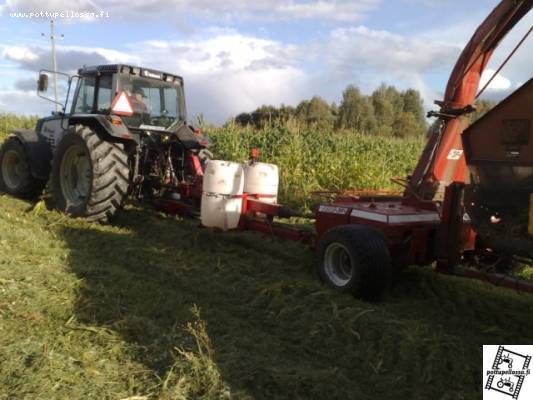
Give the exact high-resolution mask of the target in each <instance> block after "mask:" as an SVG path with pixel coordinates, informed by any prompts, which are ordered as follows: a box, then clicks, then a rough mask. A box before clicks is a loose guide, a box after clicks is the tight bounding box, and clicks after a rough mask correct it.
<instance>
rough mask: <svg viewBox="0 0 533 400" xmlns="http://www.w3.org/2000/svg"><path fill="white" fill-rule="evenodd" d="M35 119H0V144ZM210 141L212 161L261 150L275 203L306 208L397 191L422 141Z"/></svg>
mask: <svg viewBox="0 0 533 400" xmlns="http://www.w3.org/2000/svg"><path fill="white" fill-rule="evenodd" d="M36 120H37V118H36V117H18V116H15V115H11V114H7V115H0V141H2V140H3V139H4V138H5V137H6V136H7V134H8V132H9V131H10V130H11V129H13V128H25V129H32V128H33V127H34V126H35V123H36ZM205 132H206V133H207V134H208V135H209V136H210V137H211V139H212V140H213V142H214V147H213V149H212V150H213V153H214V155H215V158H217V159H222V160H230V161H239V162H244V161H246V160H247V159H248V157H249V153H250V149H252V148H254V147H257V148H259V149H260V151H261V157H260V159H261V161H263V162H268V163H273V164H277V165H278V166H279V169H280V201H281V202H283V203H286V204H289V205H291V206H292V207H297V208H300V209H309V208H310V207H311V206H312V204H313V203H314V202H316V201H317V198H316V197H315V196H313V192H316V191H343V190H348V189H358V190H365V189H400V188H399V187H398V186H396V185H394V184H393V183H391V181H390V179H391V178H393V177H400V178H404V177H405V176H407V175H408V174H409V173H411V171H412V170H413V168H414V166H415V164H416V161H417V159H418V157H419V155H420V152H421V151H422V147H423V145H424V139H423V138H420V137H413V138H405V139H399V138H392V137H382V136H378V135H370V134H361V133H357V132H353V131H336V132H333V131H320V130H316V129H311V128H307V127H305V128H304V127H303V125H301V124H299V123H297V122H296V121H288V122H287V123H285V124H281V125H272V126H267V127H265V128H262V129H256V128H253V127H247V128H245V127H241V126H238V125H236V124H227V125H226V126H224V127H221V128H212V127H210V128H206V129H205Z"/></svg>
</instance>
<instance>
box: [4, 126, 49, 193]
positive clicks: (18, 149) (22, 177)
mask: <svg viewBox="0 0 533 400" xmlns="http://www.w3.org/2000/svg"><path fill="white" fill-rule="evenodd" d="M45 185H46V182H45V181H43V180H41V179H37V178H35V177H33V176H32V174H31V169H30V161H29V158H28V155H27V154H26V150H25V149H24V145H23V144H22V143H21V141H20V140H19V139H18V138H16V137H15V136H11V137H9V138H8V139H7V140H6V141H5V142H4V144H3V145H2V148H1V149H0V191H2V192H6V193H9V194H11V195H13V196H17V197H21V198H26V199H32V198H36V197H37V196H39V194H41V192H42V191H43V189H44V186H45Z"/></svg>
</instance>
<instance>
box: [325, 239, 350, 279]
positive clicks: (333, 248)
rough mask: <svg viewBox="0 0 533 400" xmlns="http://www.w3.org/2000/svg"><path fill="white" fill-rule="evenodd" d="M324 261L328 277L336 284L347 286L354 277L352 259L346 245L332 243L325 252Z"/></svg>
mask: <svg viewBox="0 0 533 400" xmlns="http://www.w3.org/2000/svg"><path fill="white" fill-rule="evenodd" d="M324 263H325V272H326V274H327V275H328V278H329V279H330V280H331V282H332V283H334V284H335V285H336V286H339V287H342V286H345V285H347V284H348V282H349V281H350V280H351V279H352V275H353V267H352V260H351V257H350V253H349V252H348V249H346V247H345V246H344V245H342V244H340V243H331V244H330V245H329V246H328V247H327V249H326V252H325V254H324Z"/></svg>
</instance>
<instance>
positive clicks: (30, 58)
mask: <svg viewBox="0 0 533 400" xmlns="http://www.w3.org/2000/svg"><path fill="white" fill-rule="evenodd" d="M2 58H5V59H7V60H12V61H18V62H34V61H36V60H37V59H38V58H39V56H38V55H37V54H36V53H35V52H34V51H33V50H32V49H29V48H27V47H21V46H11V47H5V48H4V50H3V51H2Z"/></svg>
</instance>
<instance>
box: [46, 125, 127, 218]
mask: <svg viewBox="0 0 533 400" xmlns="http://www.w3.org/2000/svg"><path fill="white" fill-rule="evenodd" d="M128 186H129V166H128V156H127V154H126V152H125V151H124V146H123V144H121V143H113V142H109V141H105V140H102V139H101V138H100V137H98V135H97V133H96V132H95V131H94V130H92V129H91V128H89V127H86V126H78V127H77V128H76V131H75V132H72V133H68V134H67V135H65V136H64V137H63V139H62V140H61V142H60V143H59V145H58V147H57V149H56V152H55V155H54V160H53V162H52V185H51V190H52V195H53V197H54V202H55V206H56V207H57V208H58V209H59V210H61V211H64V212H66V213H68V214H69V215H71V216H73V217H84V218H86V219H87V220H88V221H91V222H96V221H98V222H107V221H108V220H109V219H110V218H111V217H112V216H113V215H114V214H115V212H116V211H117V209H119V208H120V207H121V205H122V203H123V201H124V199H125V197H126V194H127V191H128Z"/></svg>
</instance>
